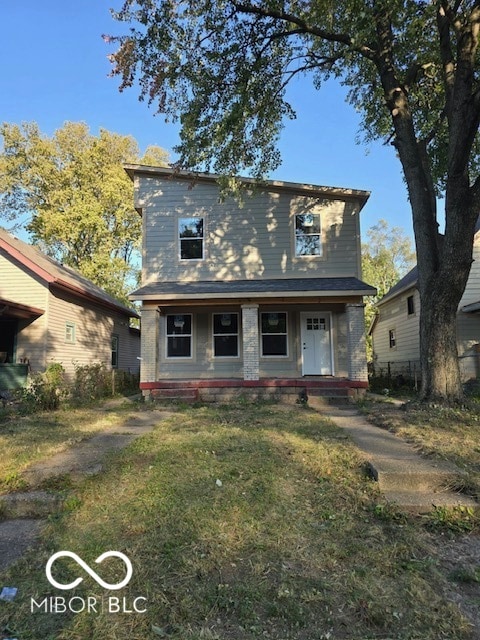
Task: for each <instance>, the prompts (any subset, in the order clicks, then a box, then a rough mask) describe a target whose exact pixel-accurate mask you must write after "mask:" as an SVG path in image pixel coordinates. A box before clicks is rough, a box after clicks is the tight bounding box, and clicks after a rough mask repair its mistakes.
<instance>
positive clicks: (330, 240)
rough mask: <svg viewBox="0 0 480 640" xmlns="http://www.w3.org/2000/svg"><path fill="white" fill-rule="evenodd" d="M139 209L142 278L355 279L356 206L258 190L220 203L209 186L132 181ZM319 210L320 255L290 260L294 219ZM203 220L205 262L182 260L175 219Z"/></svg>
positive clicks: (148, 179) (357, 254) (357, 271)
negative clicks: (141, 229)
mask: <svg viewBox="0 0 480 640" xmlns="http://www.w3.org/2000/svg"><path fill="white" fill-rule="evenodd" d="M136 185H137V190H136V206H139V207H141V208H142V211H143V233H144V249H143V258H144V259H143V280H142V284H143V285H146V284H149V283H150V282H156V281H159V280H161V281H168V282H171V281H180V282H182V281H202V280H233V279H239V280H243V279H268V278H295V277H299V278H300V277H308V276H309V275H311V276H312V277H328V276H332V277H341V276H355V277H360V275H361V274H360V267H359V264H360V242H359V222H358V210H359V205H358V204H357V203H356V202H355V201H354V200H346V201H343V200H338V199H333V198H331V199H328V198H318V197H310V196H309V197H307V196H305V195H299V194H295V193H294V192H288V191H284V192H279V191H275V190H270V191H260V192H258V191H256V192H255V193H254V197H248V196H244V201H243V203H241V204H239V203H238V202H237V201H236V200H233V199H231V198H230V199H227V200H226V201H224V202H220V201H219V196H218V186H217V185H216V184H215V183H205V182H198V183H196V184H194V185H192V184H190V183H189V182H186V181H185V180H179V179H173V178H172V179H169V180H164V179H163V180H162V179H159V178H156V177H148V176H142V177H141V178H140V179H138V178H137V180H136ZM309 211H315V212H320V214H321V222H322V245H323V255H322V256H321V257H311V256H309V257H295V247H294V221H295V218H294V216H295V214H297V213H306V212H309ZM195 216H203V217H204V235H205V241H204V259H203V260H180V259H179V243H178V219H179V218H180V217H195Z"/></svg>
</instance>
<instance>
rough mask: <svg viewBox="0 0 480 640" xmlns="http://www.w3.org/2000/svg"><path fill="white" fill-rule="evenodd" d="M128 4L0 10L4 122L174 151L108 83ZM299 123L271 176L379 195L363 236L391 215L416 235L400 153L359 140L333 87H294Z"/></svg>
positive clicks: (366, 215)
mask: <svg viewBox="0 0 480 640" xmlns="http://www.w3.org/2000/svg"><path fill="white" fill-rule="evenodd" d="M120 4H121V2H120V0H41V1H39V0H21V2H8V1H7V0H4V2H2V3H1V5H0V24H1V25H2V29H1V30H2V37H1V38H0V60H2V62H3V64H2V71H1V74H0V121H2V122H11V123H21V122H24V121H36V122H37V123H38V125H39V126H40V129H41V131H42V132H43V133H45V134H48V135H51V134H52V133H53V132H54V131H55V129H57V128H59V127H61V126H62V125H63V123H64V122H65V121H67V120H69V121H73V122H76V121H84V122H86V123H87V124H88V125H89V126H90V130H91V132H92V133H94V134H96V133H98V130H99V128H105V129H108V130H109V131H114V132H116V133H120V134H125V135H127V134H128V135H132V136H133V137H134V138H135V139H136V140H137V142H138V144H139V146H140V148H141V149H142V150H144V149H145V148H146V147H147V146H148V145H149V144H157V145H159V146H161V147H163V148H165V149H167V150H171V149H172V147H173V146H174V145H175V144H176V143H177V136H178V129H177V128H176V126H174V125H172V124H166V123H165V122H164V121H163V119H162V117H161V116H154V111H153V110H152V109H149V108H148V107H147V105H146V103H144V102H139V101H138V97H137V95H138V94H137V93H136V92H135V90H134V89H130V90H127V91H125V92H123V93H120V92H119V91H118V80H117V79H114V78H109V77H108V74H109V71H110V63H109V62H108V60H107V55H108V53H111V51H112V49H111V48H109V47H108V45H106V44H105V43H104V42H103V40H102V38H101V35H102V34H103V33H108V34H111V35H113V34H115V33H119V32H120V31H123V29H124V26H123V25H120V24H118V23H116V22H115V21H114V20H113V19H112V18H111V15H110V11H109V8H110V7H113V8H116V9H118V8H119V7H120ZM290 98H291V101H292V106H293V107H294V109H295V110H296V112H297V119H296V120H294V121H289V122H287V124H286V127H285V129H284V130H283V134H282V137H281V141H280V150H281V153H282V159H283V164H282V165H281V166H280V168H279V169H277V171H276V172H275V173H274V174H272V175H271V176H270V177H271V178H277V179H280V180H287V181H292V182H306V183H313V184H320V185H328V186H337V187H350V188H355V189H365V190H368V191H371V193H372V195H371V197H370V200H369V202H368V203H367V205H366V207H365V209H364V210H363V212H362V234H363V237H364V238H365V233H366V231H367V229H368V228H369V227H371V226H372V225H374V224H376V223H377V222H378V220H379V219H381V218H384V219H385V220H387V222H388V223H389V224H390V225H391V226H399V227H401V228H402V229H403V230H404V231H405V233H406V234H407V235H409V236H410V237H412V238H413V232H412V223H411V212H410V206H409V203H408V199H407V195H406V190H405V186H404V183H403V180H402V176H401V167H400V163H399V161H398V159H397V158H396V157H395V153H394V150H393V148H392V147H390V146H384V145H382V144H381V143H376V144H374V145H371V146H370V147H369V148H366V147H365V146H363V145H358V144H356V143H355V138H356V136H357V133H358V130H359V117H358V115H357V114H356V113H355V111H354V110H353V107H351V106H350V105H348V104H347V103H346V102H345V91H344V90H343V89H342V88H341V87H340V86H338V84H337V83H335V82H334V81H331V82H329V83H328V84H326V85H325V86H324V87H323V88H322V90H321V91H320V92H319V91H316V90H314V89H313V87H312V85H311V82H310V81H309V80H308V79H305V80H304V79H302V80H300V81H297V82H296V83H295V84H294V85H293V86H292V87H291V89H290Z"/></svg>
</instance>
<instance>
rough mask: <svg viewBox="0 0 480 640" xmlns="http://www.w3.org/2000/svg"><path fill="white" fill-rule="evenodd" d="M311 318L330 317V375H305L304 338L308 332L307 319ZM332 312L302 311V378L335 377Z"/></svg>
mask: <svg viewBox="0 0 480 640" xmlns="http://www.w3.org/2000/svg"><path fill="white" fill-rule="evenodd" d="M309 315H310V316H311V315H316V316H324V317H325V316H328V318H329V342H330V348H329V355H330V373H317V374H312V373H305V359H304V357H303V351H304V349H303V342H304V340H303V338H304V331H306V327H305V319H306V317H307V316H309ZM332 330H333V328H332V312H331V311H314V310H312V311H301V312H300V352H301V359H302V376H305V375H319V376H322V375H324V376H327V375H328V376H333V375H335V368H334V359H333V339H332Z"/></svg>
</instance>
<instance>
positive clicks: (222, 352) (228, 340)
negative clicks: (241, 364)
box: [212, 313, 239, 358]
mask: <svg viewBox="0 0 480 640" xmlns="http://www.w3.org/2000/svg"><path fill="white" fill-rule="evenodd" d="M212 332H213V357H214V358H238V357H239V348H238V343H239V324H238V313H214V314H212Z"/></svg>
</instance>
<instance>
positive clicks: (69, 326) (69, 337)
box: [65, 322, 75, 344]
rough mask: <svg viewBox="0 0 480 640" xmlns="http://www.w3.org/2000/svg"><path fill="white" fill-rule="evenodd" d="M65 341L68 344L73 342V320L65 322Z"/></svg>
mask: <svg viewBox="0 0 480 640" xmlns="http://www.w3.org/2000/svg"><path fill="white" fill-rule="evenodd" d="M65 342H68V343H69V344H74V343H75V323H74V322H66V323H65Z"/></svg>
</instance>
